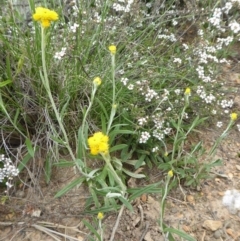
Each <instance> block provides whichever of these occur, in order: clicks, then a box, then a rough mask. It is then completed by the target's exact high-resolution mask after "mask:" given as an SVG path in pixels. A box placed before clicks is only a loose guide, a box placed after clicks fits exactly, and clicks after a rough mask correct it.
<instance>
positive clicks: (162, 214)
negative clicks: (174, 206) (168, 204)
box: [160, 176, 171, 235]
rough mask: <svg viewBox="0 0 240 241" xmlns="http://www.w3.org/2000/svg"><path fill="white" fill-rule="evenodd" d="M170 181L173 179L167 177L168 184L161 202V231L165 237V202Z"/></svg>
mask: <svg viewBox="0 0 240 241" xmlns="http://www.w3.org/2000/svg"><path fill="white" fill-rule="evenodd" d="M170 179H171V177H169V176H167V181H166V184H165V190H164V194H163V197H162V201H161V212H160V226H161V230H162V234H163V235H164V228H163V216H164V202H165V199H166V197H167V194H168V184H169V181H170Z"/></svg>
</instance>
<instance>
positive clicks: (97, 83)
mask: <svg viewBox="0 0 240 241" xmlns="http://www.w3.org/2000/svg"><path fill="white" fill-rule="evenodd" d="M101 83H102V80H101V79H100V77H96V78H94V80H93V84H94V85H96V86H99V85H100V84H101Z"/></svg>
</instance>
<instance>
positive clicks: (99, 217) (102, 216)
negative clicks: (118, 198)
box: [97, 212, 104, 220]
mask: <svg viewBox="0 0 240 241" xmlns="http://www.w3.org/2000/svg"><path fill="white" fill-rule="evenodd" d="M97 218H98V219H99V220H102V219H103V218H104V215H103V213H101V212H99V213H98V215H97Z"/></svg>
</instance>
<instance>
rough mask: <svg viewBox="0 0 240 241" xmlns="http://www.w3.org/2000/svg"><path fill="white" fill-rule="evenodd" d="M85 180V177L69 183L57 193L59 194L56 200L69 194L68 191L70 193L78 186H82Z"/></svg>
mask: <svg viewBox="0 0 240 241" xmlns="http://www.w3.org/2000/svg"><path fill="white" fill-rule="evenodd" d="M84 180H85V177H80V178H77V179H75V180H74V181H72V182H71V183H69V184H68V185H67V186H65V187H64V188H63V189H62V190H60V191H59V192H57V194H56V195H55V196H54V198H58V197H61V196H62V195H64V194H65V193H67V192H68V191H70V190H71V189H73V188H74V187H76V186H77V185H80V184H82V183H83V181H84Z"/></svg>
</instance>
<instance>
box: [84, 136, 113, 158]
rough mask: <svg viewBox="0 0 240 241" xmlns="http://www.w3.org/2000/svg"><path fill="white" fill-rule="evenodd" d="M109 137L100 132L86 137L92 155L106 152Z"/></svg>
mask: <svg viewBox="0 0 240 241" xmlns="http://www.w3.org/2000/svg"><path fill="white" fill-rule="evenodd" d="M108 141H109V137H108V136H107V135H104V134H103V133H102V132H96V133H95V134H94V135H93V136H92V137H89V138H88V145H89V148H90V152H91V154H92V155H98V154H106V153H108V150H109V145H108Z"/></svg>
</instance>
